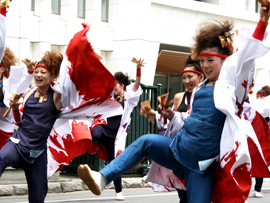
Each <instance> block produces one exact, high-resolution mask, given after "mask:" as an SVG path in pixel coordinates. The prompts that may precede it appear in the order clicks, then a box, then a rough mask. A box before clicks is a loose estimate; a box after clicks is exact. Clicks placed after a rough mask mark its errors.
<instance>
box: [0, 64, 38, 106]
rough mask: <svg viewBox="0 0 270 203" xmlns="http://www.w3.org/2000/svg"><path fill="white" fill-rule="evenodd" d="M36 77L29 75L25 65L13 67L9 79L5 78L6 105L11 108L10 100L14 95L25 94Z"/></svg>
mask: <svg viewBox="0 0 270 203" xmlns="http://www.w3.org/2000/svg"><path fill="white" fill-rule="evenodd" d="M33 77H34V74H33V73H29V72H28V69H27V67H26V65H25V64H22V66H11V67H10V75H9V78H8V79H7V78H4V87H5V95H4V103H5V105H6V106H7V107H9V98H10V97H11V96H12V93H15V94H23V93H25V91H26V90H27V89H28V88H29V86H30V84H31V81H32V79H33Z"/></svg>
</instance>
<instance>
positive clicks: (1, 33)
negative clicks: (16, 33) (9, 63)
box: [0, 14, 7, 62]
mask: <svg viewBox="0 0 270 203" xmlns="http://www.w3.org/2000/svg"><path fill="white" fill-rule="evenodd" d="M6 34H7V19H6V17H5V16H3V15H1V14H0V62H1V61H2V58H3V56H4V53H5V47H6Z"/></svg>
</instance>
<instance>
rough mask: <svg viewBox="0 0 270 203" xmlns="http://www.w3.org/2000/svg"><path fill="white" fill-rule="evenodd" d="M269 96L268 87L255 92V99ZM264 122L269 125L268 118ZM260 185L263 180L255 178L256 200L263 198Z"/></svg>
mask: <svg viewBox="0 0 270 203" xmlns="http://www.w3.org/2000/svg"><path fill="white" fill-rule="evenodd" d="M269 95H270V87H269V86H267V85H266V86H263V87H262V89H260V90H259V91H258V92H257V94H256V98H257V99H264V98H265V97H267V96H269ZM265 120H266V121H267V123H268V124H269V117H266V118H265ZM262 185H263V178H256V177H255V185H254V192H253V197H258V198H262V197H263V194H262V193H261V188H262Z"/></svg>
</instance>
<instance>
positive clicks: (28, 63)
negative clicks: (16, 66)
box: [22, 58, 36, 72]
mask: <svg viewBox="0 0 270 203" xmlns="http://www.w3.org/2000/svg"><path fill="white" fill-rule="evenodd" d="M22 62H23V63H25V65H26V67H27V69H28V71H30V72H32V71H34V70H35V64H36V61H32V60H31V59H27V58H25V59H23V60H22Z"/></svg>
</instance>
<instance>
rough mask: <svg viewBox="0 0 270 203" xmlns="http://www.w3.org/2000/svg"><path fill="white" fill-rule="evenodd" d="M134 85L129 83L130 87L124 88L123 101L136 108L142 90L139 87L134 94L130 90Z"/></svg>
mask: <svg viewBox="0 0 270 203" xmlns="http://www.w3.org/2000/svg"><path fill="white" fill-rule="evenodd" d="M133 85H134V83H131V84H130V85H128V86H127V87H126V90H127V91H126V93H125V99H126V100H127V101H128V102H129V103H130V104H131V105H132V106H133V107H135V106H137V104H138V102H139V100H140V96H141V94H142V88H141V86H139V88H138V90H137V91H136V92H134V91H133V90H132V88H133Z"/></svg>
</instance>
